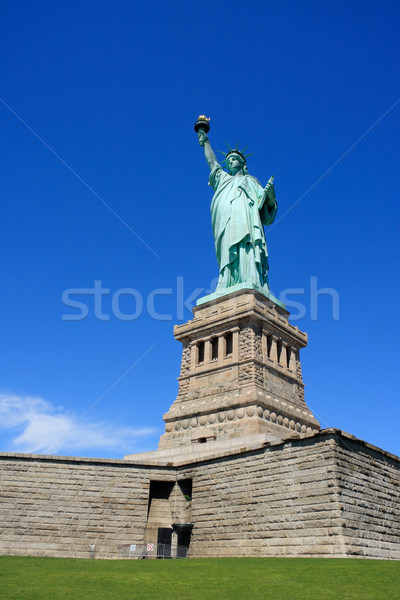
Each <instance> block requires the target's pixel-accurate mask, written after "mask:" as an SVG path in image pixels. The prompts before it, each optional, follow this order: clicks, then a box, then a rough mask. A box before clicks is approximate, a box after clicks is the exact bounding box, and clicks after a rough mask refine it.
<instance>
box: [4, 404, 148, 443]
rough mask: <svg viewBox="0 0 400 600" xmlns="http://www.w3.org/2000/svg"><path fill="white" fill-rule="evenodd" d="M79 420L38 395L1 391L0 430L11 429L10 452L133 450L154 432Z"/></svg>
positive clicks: (146, 429) (76, 416)
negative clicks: (95, 449)
mask: <svg viewBox="0 0 400 600" xmlns="http://www.w3.org/2000/svg"><path fill="white" fill-rule="evenodd" d="M78 421H79V416H78V415H73V414H71V413H68V412H67V411H65V410H64V409H62V408H55V407H54V406H53V404H51V403H50V402H48V401H46V400H43V398H40V397H34V396H19V395H16V394H0V430H1V429H2V430H11V432H13V435H14V437H13V439H12V441H11V448H10V450H11V449H12V451H13V452H37V453H43V452H47V450H48V449H49V448H51V453H52V454H55V453H57V454H58V453H59V452H60V451H61V450H62V451H63V453H68V454H72V453H73V452H74V451H75V450H78V451H79V450H83V449H86V450H89V449H94V448H98V449H100V450H121V453H124V452H132V447H133V445H134V444H135V443H136V442H137V441H138V440H139V439H141V438H144V437H147V436H151V435H152V434H154V433H155V430H154V429H151V428H140V429H135V428H133V427H118V426H117V425H114V424H110V423H104V422H101V421H99V422H88V419H85V420H83V421H82V422H78Z"/></svg>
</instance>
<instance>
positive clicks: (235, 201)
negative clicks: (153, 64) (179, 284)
mask: <svg viewBox="0 0 400 600" xmlns="http://www.w3.org/2000/svg"><path fill="white" fill-rule="evenodd" d="M208 120H209V119H207V118H206V117H204V116H201V117H199V120H198V121H197V122H196V125H195V130H196V132H197V134H198V138H199V142H200V145H201V146H203V147H204V154H205V157H206V160H207V163H208V165H209V167H210V170H211V173H210V178H209V185H210V186H211V187H212V188H213V190H214V196H213V199H212V202H211V222H212V228H213V234H214V240H215V251H216V254H217V260H218V264H219V279H218V285H217V290H216V291H217V292H222V291H223V290H225V289H226V288H229V287H231V286H233V285H236V284H238V283H252V284H255V285H256V286H258V287H261V288H263V289H264V290H265V291H266V292H267V293H268V292H269V286H268V251H267V244H266V242H265V234H264V227H263V226H264V225H271V223H273V221H274V219H275V215H276V211H277V203H276V198H275V190H274V185H273V177H271V178H270V180H269V181H268V183H267V185H266V187H265V188H263V187H262V185H261V184H260V182H259V181H258V180H257V179H256V178H255V177H252V176H251V175H249V174H248V171H247V166H246V155H245V154H244V151H240V150H239V149H238V147H236V148H234V149H230V150H229V152H227V153H226V154H225V153H223V154H225V161H224V163H225V166H226V168H227V169H228V172H227V171H224V170H223V168H222V166H221V165H220V164H219V163H218V161H217V158H216V156H215V154H214V152H213V150H212V148H211V145H210V142H209V140H208V137H207V133H208V131H209V129H210V126H209V124H208ZM247 156H248V155H247Z"/></svg>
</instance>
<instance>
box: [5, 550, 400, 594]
mask: <svg viewBox="0 0 400 600" xmlns="http://www.w3.org/2000/svg"><path fill="white" fill-rule="evenodd" d="M261 598H262V599H268V600H292V599H293V600H330V599H332V600H333V599H334V600H353V599H357V600H370V599H376V600H392V599H393V600H399V598H400V563H399V562H394V561H383V560H382V561H380V560H353V559H318V558H216V559H188V560H183V559H182V560H79V559H63V558H26V557H13V556H2V557H0V599H1V600H20V599H24V600H42V599H46V600H47V599H51V600H83V599H85V600H136V599H137V600H170V599H171V600H180V599H182V600H214V599H215V600H236V599H241V600H259V599H261Z"/></svg>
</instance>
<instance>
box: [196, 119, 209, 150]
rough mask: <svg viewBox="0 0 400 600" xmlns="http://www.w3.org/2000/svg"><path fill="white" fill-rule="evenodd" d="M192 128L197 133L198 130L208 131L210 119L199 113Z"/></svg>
mask: <svg viewBox="0 0 400 600" xmlns="http://www.w3.org/2000/svg"><path fill="white" fill-rule="evenodd" d="M194 130H195V132H196V133H197V134H199V133H200V131H202V132H203V133H205V134H207V133H208V132H209V131H210V119H209V118H208V117H206V116H205V115H200V116H199V118H198V119H197V121H196V123H195V124H194ZM199 141H200V146H204V142H202V140H201V139H200V140H199Z"/></svg>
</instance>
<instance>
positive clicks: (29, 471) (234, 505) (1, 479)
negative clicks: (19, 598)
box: [0, 430, 400, 559]
mask: <svg viewBox="0 0 400 600" xmlns="http://www.w3.org/2000/svg"><path fill="white" fill-rule="evenodd" d="M192 460H193V459H192ZM399 466H400V463H399V459H398V458H396V457H394V456H392V455H389V454H387V453H385V452H383V451H381V450H379V449H378V448H374V447H372V446H370V445H368V444H366V443H364V442H361V441H360V440H356V439H355V438H353V437H352V436H349V435H348V434H343V432H338V431H336V430H325V431H323V432H321V433H318V434H316V435H315V436H312V437H305V438H303V439H297V440H288V441H287V442H283V443H281V444H277V445H275V446H267V447H261V448H259V449H256V450H250V451H243V452H239V453H237V454H231V455H225V456H219V457H214V458H209V459H207V460H205V459H204V458H203V459H202V460H198V461H197V462H193V463H191V464H190V463H189V459H185V458H183V459H182V460H181V462H180V464H179V465H178V464H175V466H174V467H173V466H170V465H167V464H166V463H165V464H164V465H163V466H162V465H155V464H153V465H152V464H150V463H148V464H138V463H133V462H130V461H113V460H98V459H77V458H65V457H64V458H60V457H40V456H33V455H31V456H30V455H11V454H3V455H0V554H14V555H47V556H75V557H88V556H90V545H91V544H95V547H96V554H95V555H96V557H98V558H100V557H102V558H103V557H104V558H116V557H118V556H119V555H120V548H121V546H124V545H125V546H127V545H128V544H132V543H136V544H142V543H143V541H144V539H145V528H146V521H147V511H148V501H149V485H150V480H167V481H176V480H180V479H187V478H192V480H193V493H192V503H191V520H192V522H193V524H194V528H193V534H192V541H191V545H190V556H193V557H202V556H321V557H332V556H336V557H345V556H363V557H371V558H373V557H375V558H397V559H400V539H399V523H400V500H399V489H400V471H399Z"/></svg>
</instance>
